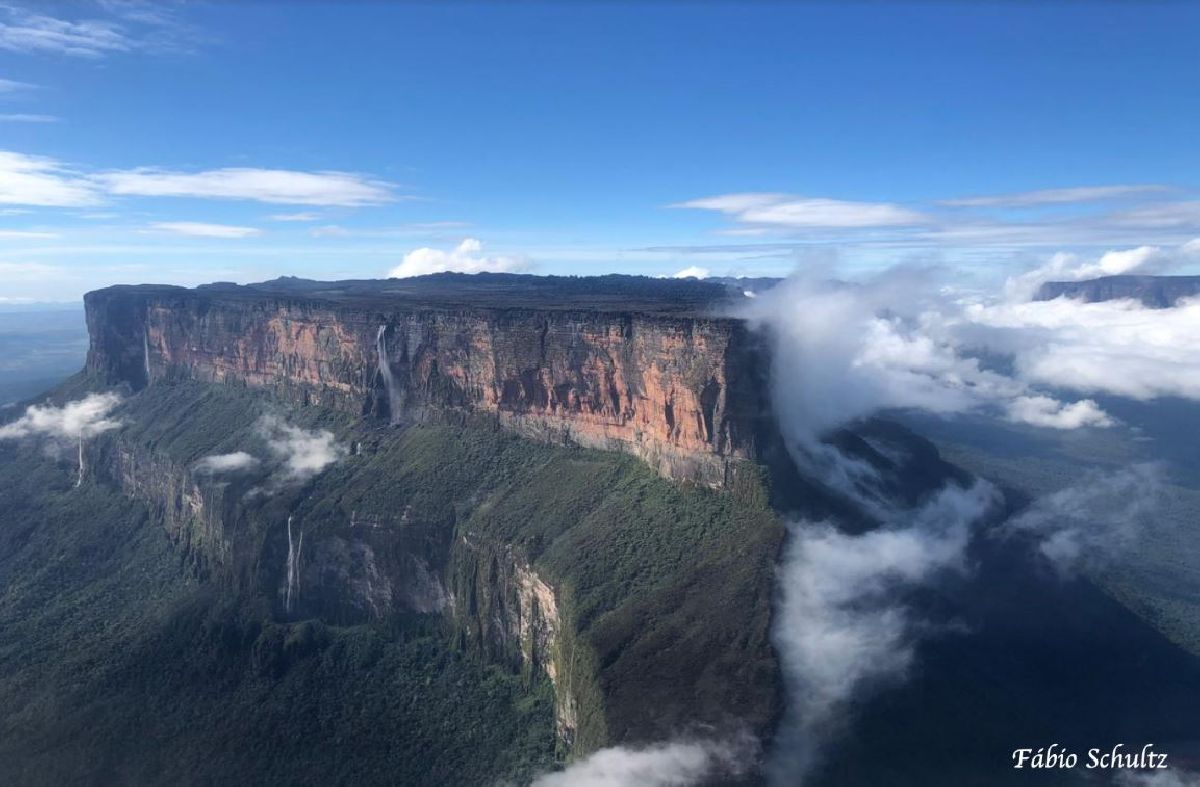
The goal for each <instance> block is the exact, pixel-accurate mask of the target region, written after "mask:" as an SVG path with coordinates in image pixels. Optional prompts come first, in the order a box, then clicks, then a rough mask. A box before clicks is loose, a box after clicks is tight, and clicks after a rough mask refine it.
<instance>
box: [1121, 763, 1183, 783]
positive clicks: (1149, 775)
mask: <svg viewBox="0 0 1200 787" xmlns="http://www.w3.org/2000/svg"><path fill="white" fill-rule="evenodd" d="M1116 784H1117V785H1118V787H1200V773H1196V772H1195V771H1182V770H1179V769H1178V768H1174V767H1172V768H1171V769H1169V770H1165V771H1157V770H1156V771H1127V770H1122V771H1120V772H1119V773H1118V774H1117V778H1116Z"/></svg>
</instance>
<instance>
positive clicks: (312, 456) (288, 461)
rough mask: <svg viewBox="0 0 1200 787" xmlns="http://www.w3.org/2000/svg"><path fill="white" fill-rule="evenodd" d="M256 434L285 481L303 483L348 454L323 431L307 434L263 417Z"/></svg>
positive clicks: (313, 431) (335, 440) (259, 421)
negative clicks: (265, 444)
mask: <svg viewBox="0 0 1200 787" xmlns="http://www.w3.org/2000/svg"><path fill="white" fill-rule="evenodd" d="M256 430H257V432H258V434H259V436H261V437H262V438H263V440H265V441H266V443H267V448H268V450H270V452H271V453H272V454H273V455H274V457H275V459H276V460H278V461H279V462H280V463H281V464H282V474H283V476H284V477H285V479H286V480H292V481H303V480H306V479H309V478H312V477H313V476H315V475H317V474H318V473H320V472H321V471H322V470H324V469H325V468H326V467H328V466H329V465H331V464H333V463H334V462H336V461H338V460H339V459H341V458H342V457H344V456H346V454H347V453H348V452H347V450H346V447H345V446H343V445H341V444H340V443H338V442H337V439H336V438H335V437H334V435H333V432H330V431H328V430H326V429H319V430H308V429H301V428H300V427H298V426H292V425H290V424H288V423H287V422H286V421H284V420H283V419H281V418H279V417H277V416H273V415H264V416H263V417H262V418H260V419H259V420H258V424H257V425H256Z"/></svg>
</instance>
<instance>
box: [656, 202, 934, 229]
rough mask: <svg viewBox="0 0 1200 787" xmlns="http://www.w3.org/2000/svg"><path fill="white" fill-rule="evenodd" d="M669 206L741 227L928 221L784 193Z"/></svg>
mask: <svg viewBox="0 0 1200 787" xmlns="http://www.w3.org/2000/svg"><path fill="white" fill-rule="evenodd" d="M672 207H680V208H699V209H702V210H713V211H718V212H720V213H724V214H726V215H728V216H732V217H733V218H734V219H735V220H736V221H738V222H741V223H743V224H750V225H760V226H769V227H777V228H788V229H818V228H865V227H906V226H914V225H920V224H925V223H927V222H928V221H929V218H928V217H927V216H925V215H923V214H921V213H918V212H916V211H913V210H910V209H908V208H905V207H903V206H900V205H897V204H895V203H889V202H852V201H848V200H836V199H822V198H809V197H793V196H790V195H787V194H765V193H746V194H723V195H720V196H716V197H705V198H703V199H695V200H688V201H687V202H681V203H677V204H676V205H673V206H672Z"/></svg>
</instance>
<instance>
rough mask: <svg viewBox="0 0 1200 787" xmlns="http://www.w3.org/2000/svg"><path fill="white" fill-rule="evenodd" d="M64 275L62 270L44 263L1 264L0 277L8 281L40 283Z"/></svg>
mask: <svg viewBox="0 0 1200 787" xmlns="http://www.w3.org/2000/svg"><path fill="white" fill-rule="evenodd" d="M62 274H63V269H62V268H60V267H58V266H57V265H46V264H45V263H42V262H0V277H3V278H4V279H5V280H7V281H39V280H42V279H48V278H55V277H59V276H61V275H62Z"/></svg>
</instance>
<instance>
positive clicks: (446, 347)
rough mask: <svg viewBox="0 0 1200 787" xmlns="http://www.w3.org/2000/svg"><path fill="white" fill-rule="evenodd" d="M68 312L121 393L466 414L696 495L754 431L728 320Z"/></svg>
mask: <svg viewBox="0 0 1200 787" xmlns="http://www.w3.org/2000/svg"><path fill="white" fill-rule="evenodd" d="M85 303H86V306H87V314H88V326H89V332H90V334H91V347H90V350H89V354H88V369H89V370H90V371H91V372H93V373H94V374H97V375H99V376H101V377H102V378H103V379H105V380H107V381H108V382H110V383H116V382H124V383H127V384H129V385H130V386H131V387H133V388H134V389H135V390H137V389H140V388H141V387H143V386H145V385H146V384H148V383H149V382H152V381H154V380H156V379H160V378H171V377H186V378H191V379H196V380H201V381H207V382H219V383H225V384H228V385H239V386H251V387H256V388H266V389H270V390H271V391H272V392H273V393H274V394H276V395H277V396H279V397H281V398H283V399H286V400H288V401H290V402H293V403H297V404H308V403H312V404H320V405H324V406H328V407H333V408H336V409H340V410H344V411H350V412H354V413H362V414H364V415H368V416H373V417H377V418H383V419H388V420H391V421H393V422H397V421H405V420H422V419H438V418H442V419H444V418H447V417H461V416H462V415H463V414H468V413H474V414H479V413H482V414H486V415H488V416H490V417H493V418H495V419H496V421H497V422H498V423H499V424H500V425H501V426H503V427H505V428H508V429H511V430H513V431H515V432H517V433H519V434H521V435H523V436H526V437H532V438H535V439H539V440H543V441H547V442H553V443H569V444H577V445H581V446H585V447H591V448H599V449H605V450H617V451H624V452H627V453H631V454H634V455H635V456H638V457H640V458H641V459H643V460H645V461H646V462H647V463H649V464H650V465H651V466H652V467H654V468H656V469H657V470H658V471H659V472H660V473H662V474H663V475H664V476H667V477H670V478H675V479H681V480H690V481H695V482H698V483H703V484H707V485H711V486H723V485H726V484H727V483H729V481H730V478H731V474H732V472H733V470H734V468H735V465H736V463H737V462H738V461H739V460H745V459H753V458H756V457H757V456H758V455H759V453H760V450H759V445H760V443H761V442H762V441H763V434H764V433H765V432H764V424H765V422H766V420H767V416H766V414H767V406H766V402H765V395H764V394H763V393H762V392H763V391H764V390H765V386H764V385H763V384H762V376H763V373H764V370H763V363H762V360H761V359H762V358H763V357H764V356H763V354H762V353H761V352H760V350H759V348H758V346H757V341H756V339H755V337H753V336H752V335H751V334H750V332H749V330H748V329H747V327H746V326H745V325H744V323H743V322H742V321H740V320H737V319H732V318H726V317H719V316H713V314H711V312H710V313H704V312H700V313H696V312H695V311H694V310H693V311H692V312H689V313H684V314H680V313H676V312H675V311H672V310H669V309H656V308H654V307H653V305H651V307H650V308H643V309H642V310H639V311H621V310H615V309H613V308H611V307H610V306H605V308H603V309H590V308H583V307H582V306H581V305H580V303H579V302H578V301H575V302H572V303H571V304H569V305H568V306H567V307H563V308H557V307H555V306H554V305H553V304H552V303H548V304H547V306H546V307H545V308H531V307H527V306H521V307H506V306H502V305H495V299H492V300H491V301H490V302H479V303H470V302H468V303H446V302H440V301H436V300H429V299H422V298H421V297H420V296H408V297H396V298H363V297H360V296H355V297H352V298H351V297H339V298H326V297H319V296H317V295H314V294H307V293H302V294H296V293H292V292H272V291H270V290H264V289H261V288H260V289H251V288H240V287H231V286H227V287H220V288H212V289H207V290H206V289H199V290H185V289H181V288H166V287H145V286H143V287H111V288H108V289H105V290H100V291H97V292H93V293H89V294H88V295H87V297H86V298H85Z"/></svg>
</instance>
